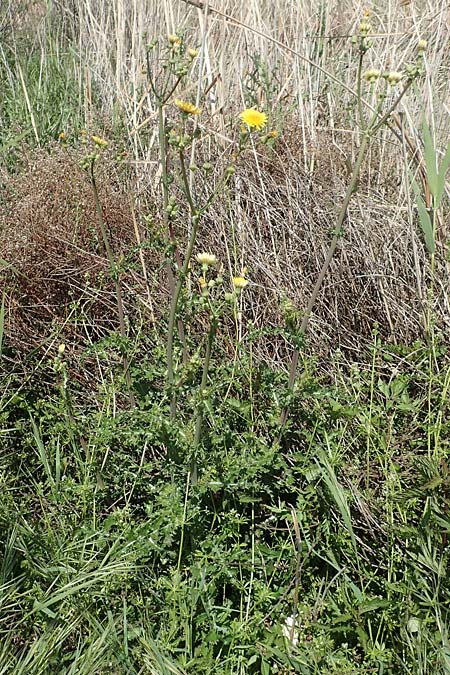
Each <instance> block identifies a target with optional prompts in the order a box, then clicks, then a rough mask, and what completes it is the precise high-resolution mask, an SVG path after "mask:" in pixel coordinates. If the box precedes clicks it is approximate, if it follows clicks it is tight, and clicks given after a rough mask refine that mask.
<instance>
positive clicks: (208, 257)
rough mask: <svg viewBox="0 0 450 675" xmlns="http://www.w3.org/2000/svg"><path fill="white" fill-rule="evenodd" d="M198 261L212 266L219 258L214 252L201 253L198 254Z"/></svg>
mask: <svg viewBox="0 0 450 675" xmlns="http://www.w3.org/2000/svg"><path fill="white" fill-rule="evenodd" d="M197 262H198V263H200V265H206V266H207V267H212V266H213V265H215V264H216V262H217V258H216V256H215V255H214V254H213V253H199V254H198V255H197Z"/></svg>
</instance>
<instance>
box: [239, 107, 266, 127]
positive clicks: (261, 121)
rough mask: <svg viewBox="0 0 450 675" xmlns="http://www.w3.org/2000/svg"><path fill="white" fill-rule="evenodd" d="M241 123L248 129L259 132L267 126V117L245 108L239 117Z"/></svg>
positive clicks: (262, 113)
mask: <svg viewBox="0 0 450 675" xmlns="http://www.w3.org/2000/svg"><path fill="white" fill-rule="evenodd" d="M239 117H240V118H241V120H242V122H244V124H246V125H247V126H248V127H250V129H257V130H258V131H261V129H263V128H264V127H265V126H266V124H267V115H266V113H264V112H260V111H259V110H255V109H254V108H247V109H246V110H244V111H243V112H241V114H240V115H239Z"/></svg>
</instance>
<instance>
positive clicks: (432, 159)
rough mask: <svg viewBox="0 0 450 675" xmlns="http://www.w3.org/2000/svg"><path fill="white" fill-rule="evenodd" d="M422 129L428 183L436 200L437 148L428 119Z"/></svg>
mask: <svg viewBox="0 0 450 675" xmlns="http://www.w3.org/2000/svg"><path fill="white" fill-rule="evenodd" d="M422 129H423V141H424V154H425V165H426V167H427V180H428V185H429V186H430V192H431V194H432V195H433V197H434V198H435V200H436V197H437V193H438V174H437V157H436V149H435V147H434V142H433V139H432V137H431V132H430V128H429V126H428V124H427V122H426V120H424V121H423V124H422Z"/></svg>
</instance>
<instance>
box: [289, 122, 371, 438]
mask: <svg viewBox="0 0 450 675" xmlns="http://www.w3.org/2000/svg"><path fill="white" fill-rule="evenodd" d="M369 142H370V135H369V133H367V132H366V133H365V134H364V136H363V138H362V142H361V145H360V148H359V152H358V157H357V158H356V162H355V164H354V167H353V172H352V176H351V179H350V183H349V185H348V188H347V192H346V194H345V197H344V201H343V202H342V206H341V210H340V212H339V216H338V219H337V221H336V226H335V234H334V235H333V238H332V240H331V242H330V246H329V248H328V253H327V255H326V258H325V261H324V263H323V265H322V269H321V270H320V273H319V276H318V278H317V281H316V284H315V286H314V288H313V291H312V293H311V296H310V298H309V301H308V305H307V307H306V310H305V313H304V315H303V320H302V323H301V325H300V330H299V333H300V335H301V336H304V335H305V334H306V332H307V330H308V326H309V321H310V318H311V312H312V309H313V307H314V305H315V303H316V300H317V297H318V295H319V292H320V289H321V287H322V284H323V281H324V279H325V276H326V274H327V272H328V268H329V267H330V264H331V261H332V259H333V256H334V252H335V250H336V246H337V243H338V241H339V238H340V237H341V228H342V225H343V223H344V220H345V218H346V216H347V209H348V206H349V204H350V200H351V198H352V195H353V193H354V192H355V190H356V187H357V184H358V177H359V172H360V170H361V166H362V163H363V161H364V158H365V156H366V152H367V149H368V147H369ZM299 356H300V348H296V349H295V350H294V353H293V355H292V360H291V365H290V368H289V382H288V388H289V390H290V391H291V392H292V391H293V389H294V383H295V378H296V375H297V366H298V360H299ZM288 415H289V404H288V405H286V407H285V408H284V410H283V412H282V414H281V416H280V426H281V428H280V432H279V437H278V440H279V438H280V436H281V433H282V430H283V428H284V425H285V424H286V421H287V418H288Z"/></svg>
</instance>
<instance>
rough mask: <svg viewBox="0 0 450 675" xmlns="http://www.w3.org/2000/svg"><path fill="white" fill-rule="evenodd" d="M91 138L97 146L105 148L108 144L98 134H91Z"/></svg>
mask: <svg viewBox="0 0 450 675" xmlns="http://www.w3.org/2000/svg"><path fill="white" fill-rule="evenodd" d="M91 138H92V140H93V141H94V143H95V145H97V146H98V147H99V148H106V146H107V145H108V141H106V140H105V139H104V138H101V137H100V136H91Z"/></svg>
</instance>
